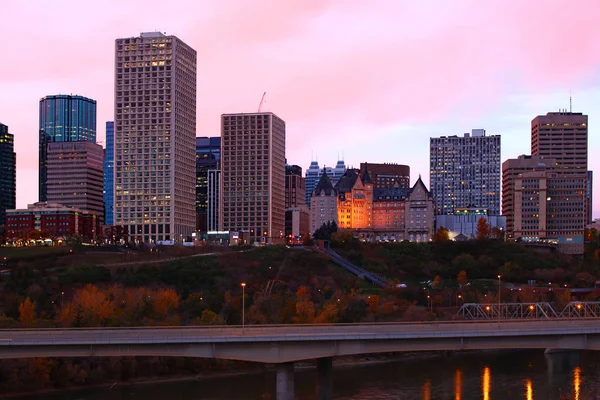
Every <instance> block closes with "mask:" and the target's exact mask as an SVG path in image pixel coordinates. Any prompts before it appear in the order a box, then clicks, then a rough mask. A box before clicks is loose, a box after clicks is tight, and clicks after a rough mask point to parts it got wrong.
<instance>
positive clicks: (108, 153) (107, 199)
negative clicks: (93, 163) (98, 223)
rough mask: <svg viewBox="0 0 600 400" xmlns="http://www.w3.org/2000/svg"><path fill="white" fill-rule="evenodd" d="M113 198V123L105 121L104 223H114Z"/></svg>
mask: <svg viewBox="0 0 600 400" xmlns="http://www.w3.org/2000/svg"><path fill="white" fill-rule="evenodd" d="M114 200H115V123H114V121H109V122H107V123H106V148H105V149H104V223H105V224H106V225H114V223H115V218H114V204H115V203H114Z"/></svg>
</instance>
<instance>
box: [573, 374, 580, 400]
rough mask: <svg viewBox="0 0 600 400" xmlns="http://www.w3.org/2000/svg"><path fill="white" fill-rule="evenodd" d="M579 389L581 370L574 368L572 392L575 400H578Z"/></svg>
mask: <svg viewBox="0 0 600 400" xmlns="http://www.w3.org/2000/svg"><path fill="white" fill-rule="evenodd" d="M580 389H581V368H579V367H575V369H574V370H573V392H574V394H575V400H579V390H580Z"/></svg>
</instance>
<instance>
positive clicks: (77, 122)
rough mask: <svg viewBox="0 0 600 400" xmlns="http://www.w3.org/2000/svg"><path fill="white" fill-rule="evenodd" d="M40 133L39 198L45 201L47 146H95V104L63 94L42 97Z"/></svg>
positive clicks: (82, 98) (90, 100)
mask: <svg viewBox="0 0 600 400" xmlns="http://www.w3.org/2000/svg"><path fill="white" fill-rule="evenodd" d="M39 129H40V130H39V163H40V165H39V197H40V201H46V200H47V198H46V193H47V192H46V181H47V165H46V160H47V149H48V143H53V142H92V143H96V100H92V99H88V98H87V97H83V96H73V95H66V94H59V95H53V96H46V97H43V98H42V99H40V127H39Z"/></svg>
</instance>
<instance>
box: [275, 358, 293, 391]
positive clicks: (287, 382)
mask: <svg viewBox="0 0 600 400" xmlns="http://www.w3.org/2000/svg"><path fill="white" fill-rule="evenodd" d="M277 400H294V363H293V362H290V363H282V364H278V365H277Z"/></svg>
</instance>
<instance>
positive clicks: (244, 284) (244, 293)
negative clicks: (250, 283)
mask: <svg viewBox="0 0 600 400" xmlns="http://www.w3.org/2000/svg"><path fill="white" fill-rule="evenodd" d="M245 298H246V282H242V332H244V328H245V326H246V302H245V301H244V300H245Z"/></svg>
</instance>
